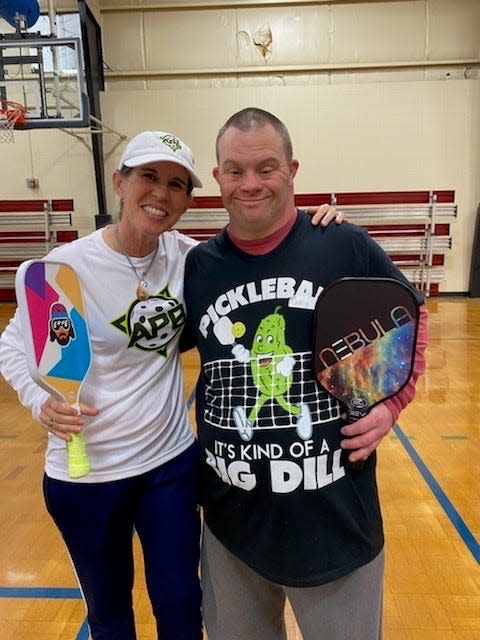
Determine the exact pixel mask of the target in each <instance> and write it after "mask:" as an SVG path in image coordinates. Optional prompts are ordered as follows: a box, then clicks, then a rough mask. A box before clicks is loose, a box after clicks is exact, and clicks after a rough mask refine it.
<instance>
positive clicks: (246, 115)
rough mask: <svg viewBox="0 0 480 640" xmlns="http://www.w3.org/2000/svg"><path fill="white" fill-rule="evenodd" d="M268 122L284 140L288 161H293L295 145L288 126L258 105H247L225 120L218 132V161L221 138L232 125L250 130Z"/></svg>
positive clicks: (216, 146)
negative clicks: (293, 145)
mask: <svg viewBox="0 0 480 640" xmlns="http://www.w3.org/2000/svg"><path fill="white" fill-rule="evenodd" d="M267 124H269V125H271V126H272V127H273V128H274V129H275V131H276V132H277V133H279V134H280V136H281V138H282V140H283V147H284V150H285V155H286V156H287V161H288V162H291V160H292V158H293V147H292V140H291V138H290V134H289V132H288V129H287V127H286V126H285V125H284V124H283V122H282V121H281V120H279V119H278V118H277V117H276V116H274V115H273V113H270V112H269V111H264V110H263V109H258V108H257V107H246V108H245V109H242V110H241V111H237V113H234V114H233V116H230V118H229V119H228V120H227V121H226V122H225V124H224V125H223V127H222V128H221V129H220V131H219V132H218V135H217V140H216V143H215V152H216V155H217V162H218V161H219V154H218V146H219V142H220V138H221V137H222V136H223V134H224V133H225V132H226V131H227V129H230V127H234V128H235V129H239V130H240V131H250V130H251V129H261V128H262V127H265V126H266V125H267Z"/></svg>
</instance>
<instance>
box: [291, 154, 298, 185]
mask: <svg viewBox="0 0 480 640" xmlns="http://www.w3.org/2000/svg"><path fill="white" fill-rule="evenodd" d="M299 166H300V163H299V162H298V160H295V158H294V159H293V160H292V162H291V163H290V177H291V178H292V180H293V178H295V176H296V175H297V171H298V167H299Z"/></svg>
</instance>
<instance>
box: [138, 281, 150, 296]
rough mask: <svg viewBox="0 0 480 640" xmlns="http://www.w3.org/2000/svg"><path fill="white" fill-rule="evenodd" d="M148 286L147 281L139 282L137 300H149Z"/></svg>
mask: <svg viewBox="0 0 480 640" xmlns="http://www.w3.org/2000/svg"><path fill="white" fill-rule="evenodd" d="M147 287H148V284H147V282H146V280H139V281H138V283H137V299H138V300H148V297H149V293H148V290H147Z"/></svg>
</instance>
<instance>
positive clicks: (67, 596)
mask: <svg viewBox="0 0 480 640" xmlns="http://www.w3.org/2000/svg"><path fill="white" fill-rule="evenodd" d="M81 597H82V595H81V593H80V589H75V588H72V589H67V588H64V587H0V598H62V599H63V600H78V599H80V598H81Z"/></svg>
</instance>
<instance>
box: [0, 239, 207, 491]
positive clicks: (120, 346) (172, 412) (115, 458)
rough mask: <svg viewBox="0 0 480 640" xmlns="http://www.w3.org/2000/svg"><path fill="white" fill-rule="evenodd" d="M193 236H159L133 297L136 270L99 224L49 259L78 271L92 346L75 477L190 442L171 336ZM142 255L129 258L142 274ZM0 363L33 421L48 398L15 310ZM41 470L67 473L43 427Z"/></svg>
mask: <svg viewBox="0 0 480 640" xmlns="http://www.w3.org/2000/svg"><path fill="white" fill-rule="evenodd" d="M195 244H197V243H196V242H195V241H194V240H192V239H191V238H188V237H187V236H184V235H182V234H180V233H178V232H177V231H169V232H166V233H164V234H162V236H161V237H160V246H159V250H158V254H157V257H156V259H155V261H154V263H153V264H152V266H151V268H150V269H149V271H148V275H147V281H148V284H149V291H150V295H151V296H152V297H150V298H149V299H148V300H146V301H139V300H137V299H136V295H135V291H136V285H137V278H136V276H135V274H134V273H133V270H132V268H131V266H130V265H129V263H128V261H127V259H126V257H125V256H124V255H122V254H120V253H117V252H115V251H113V250H112V249H110V248H109V247H108V245H107V244H106V243H105V242H104V240H103V237H102V230H98V231H95V232H93V233H91V234H90V235H88V236H86V237H84V238H81V239H79V240H76V241H74V242H71V243H69V244H65V245H62V246H61V247H58V248H56V249H54V250H53V251H51V252H50V254H49V255H48V259H51V260H54V261H56V262H65V263H67V264H69V265H70V266H71V267H73V269H74V270H75V271H76V272H77V275H78V276H79V278H80V282H81V286H82V291H83V295H84V301H85V308H86V317H87V322H88V325H89V331H90V340H91V345H92V354H93V357H92V366H91V368H90V371H89V373H88V376H87V378H86V380H85V382H84V384H83V386H82V390H81V396H80V400H81V402H84V403H85V404H88V405H90V406H93V407H96V408H97V409H99V413H98V415H97V416H95V417H87V416H84V418H85V426H84V436H85V440H86V445H87V448H88V455H89V457H90V461H91V465H92V471H91V472H90V473H89V474H88V475H87V476H85V477H83V478H79V479H75V480H74V481H75V482H107V481H111V480H118V479H121V478H127V477H132V476H135V475H139V474H141V473H145V472H147V471H150V470H151V469H153V468H155V467H157V466H159V465H161V464H163V463H165V462H166V461H168V460H170V459H172V458H174V457H175V456H177V455H178V454H180V453H181V452H182V451H183V450H185V449H186V448H187V447H188V446H190V444H192V442H193V441H194V435H193V431H192V428H191V425H190V423H189V419H188V414H187V410H186V406H185V401H184V388H183V376H182V369H181V363H180V356H179V350H178V341H179V337H180V333H181V330H182V328H183V323H184V319H185V304H184V297H183V276H184V265H185V257H186V255H187V253H188V251H189V250H190V249H191V248H192V247H193V246H194V245H195ZM150 260H151V256H146V257H145V258H131V261H132V262H133V264H134V266H135V267H136V269H137V271H138V272H139V273H142V272H143V271H144V270H145V269H146V267H147V265H148V263H149V262H150ZM0 371H1V373H2V375H3V376H4V378H5V379H6V381H7V382H8V383H9V384H10V385H11V386H12V387H13V388H14V389H15V390H16V391H17V393H18V396H19V399H20V402H21V403H22V404H23V405H25V406H26V407H28V408H30V409H31V411H32V415H33V416H34V418H36V419H38V417H39V414H40V406H41V404H42V403H43V402H44V401H45V400H46V398H47V397H48V393H47V392H45V391H44V390H43V389H41V388H40V387H39V386H37V384H36V383H35V382H34V381H33V379H32V378H31V376H30V374H29V371H28V365H27V360H26V356H25V348H24V342H23V330H22V325H21V321H20V317H19V314H18V312H17V313H16V314H15V316H14V317H13V318H12V320H10V322H9V324H8V326H7V327H6V329H5V331H4V332H3V334H2V336H1V337H0ZM45 471H46V473H47V475H49V476H50V477H52V478H56V479H59V480H66V481H72V479H71V478H70V477H69V476H68V474H67V458H66V445H65V442H64V441H63V440H61V439H60V438H57V437H56V436H54V435H52V434H49V438H48V448H47V452H46V460H45Z"/></svg>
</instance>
